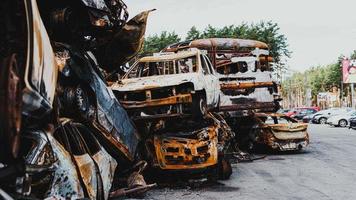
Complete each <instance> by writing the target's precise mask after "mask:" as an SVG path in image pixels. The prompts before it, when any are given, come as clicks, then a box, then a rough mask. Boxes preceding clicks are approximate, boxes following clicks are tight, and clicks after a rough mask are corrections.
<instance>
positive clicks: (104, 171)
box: [73, 123, 117, 199]
mask: <svg viewBox="0 0 356 200" xmlns="http://www.w3.org/2000/svg"><path fill="white" fill-rule="evenodd" d="M73 125H74V126H75V127H76V128H77V129H78V131H79V133H80V136H81V138H82V140H83V142H84V143H85V145H86V148H87V150H88V153H89V155H90V156H91V157H92V159H93V160H94V161H95V163H96V164H97V166H98V168H99V170H100V175H101V178H102V182H103V190H104V198H105V199H107V198H108V196H109V192H110V188H111V186H112V181H113V179H114V173H115V169H116V166H117V162H116V160H115V159H114V158H113V157H111V156H110V154H109V153H108V152H107V151H106V150H105V149H104V148H103V147H102V146H101V145H100V143H99V142H98V141H97V139H96V138H95V136H94V135H93V133H92V132H91V131H90V130H89V129H88V128H87V127H85V126H84V125H82V124H79V123H73Z"/></svg>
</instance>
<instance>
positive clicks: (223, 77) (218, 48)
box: [162, 38, 280, 115]
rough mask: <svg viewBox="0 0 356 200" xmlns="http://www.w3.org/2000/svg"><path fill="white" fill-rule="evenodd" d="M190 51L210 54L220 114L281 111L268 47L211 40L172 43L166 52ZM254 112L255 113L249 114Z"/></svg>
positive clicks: (241, 40)
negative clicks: (216, 76)
mask: <svg viewBox="0 0 356 200" xmlns="http://www.w3.org/2000/svg"><path fill="white" fill-rule="evenodd" d="M188 48H198V49H202V50H206V51H208V56H209V58H210V60H211V61H212V63H213V67H214V69H215V71H216V72H217V75H218V77H219V81H220V86H221V94H220V98H221V99H220V111H227V112H229V111H230V113H232V112H231V111H235V112H233V113H232V114H238V115H241V114H246V112H248V111H254V112H274V111H276V110H278V109H279V103H278V101H280V97H279V95H278V84H277V83H276V82H275V81H274V80H273V78H272V74H271V71H272V68H271V62H272V61H273V59H272V57H271V56H269V48H268V45H267V44H265V43H263V42H260V41H255V40H245V39H235V38H208V39H198V40H193V41H186V42H180V43H176V44H172V45H170V46H168V47H166V48H165V49H163V50H162V51H163V52H179V51H182V50H185V49H188ZM249 113H252V112H249Z"/></svg>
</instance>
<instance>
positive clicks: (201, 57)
mask: <svg viewBox="0 0 356 200" xmlns="http://www.w3.org/2000/svg"><path fill="white" fill-rule="evenodd" d="M200 61H201V66H202V69H203V73H204V74H205V75H207V74H210V71H209V69H208V64H207V63H206V61H205V59H204V57H203V56H200Z"/></svg>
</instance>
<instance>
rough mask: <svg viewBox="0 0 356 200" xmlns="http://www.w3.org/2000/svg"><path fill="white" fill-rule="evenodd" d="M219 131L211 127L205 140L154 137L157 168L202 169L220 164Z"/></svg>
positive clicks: (155, 164) (154, 163)
mask: <svg viewBox="0 0 356 200" xmlns="http://www.w3.org/2000/svg"><path fill="white" fill-rule="evenodd" d="M217 145H218V137H217V129H216V128H215V127H209V128H208V129H207V135H206V137H205V138H200V139H188V138H183V137H166V136H164V135H156V136H154V149H155V155H156V158H155V160H154V162H153V165H154V166H155V167H159V168H160V169H162V170H186V169H202V168H207V167H209V166H213V165H216V164H217V162H218V147H217Z"/></svg>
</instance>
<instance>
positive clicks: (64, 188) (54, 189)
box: [25, 131, 85, 199]
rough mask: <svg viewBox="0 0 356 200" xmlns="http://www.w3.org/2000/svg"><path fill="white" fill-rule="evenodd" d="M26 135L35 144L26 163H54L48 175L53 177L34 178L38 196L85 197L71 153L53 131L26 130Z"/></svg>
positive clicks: (34, 186)
mask: <svg viewBox="0 0 356 200" xmlns="http://www.w3.org/2000/svg"><path fill="white" fill-rule="evenodd" d="M25 135H26V137H25V138H26V140H27V142H29V141H33V146H32V147H31V149H30V151H29V152H28V154H27V155H26V157H25V160H26V164H31V165H38V166H46V165H47V166H48V165H51V164H53V172H49V174H48V175H47V176H50V177H52V178H50V179H48V178H45V177H44V178H40V179H39V180H37V178H34V177H33V178H32V179H33V183H32V184H33V185H32V188H33V190H34V189H36V190H37V193H36V196H38V197H43V198H46V197H48V198H51V197H53V198H59V199H61V198H76V199H80V198H84V197H85V196H84V192H83V188H82V185H81V183H80V178H79V176H78V172H77V170H76V167H75V164H74V163H73V162H72V160H71V156H70V153H69V152H68V151H66V150H65V149H64V147H63V146H62V145H61V144H60V143H59V142H58V141H57V140H56V139H55V138H54V137H53V136H52V133H50V132H45V131H32V132H26V134H25ZM52 151H53V152H52ZM36 180H37V181H38V182H37V181H36ZM39 187H41V188H39ZM47 188H48V189H47ZM39 189H40V190H45V191H44V193H43V194H41V193H39ZM46 190H47V191H46Z"/></svg>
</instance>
